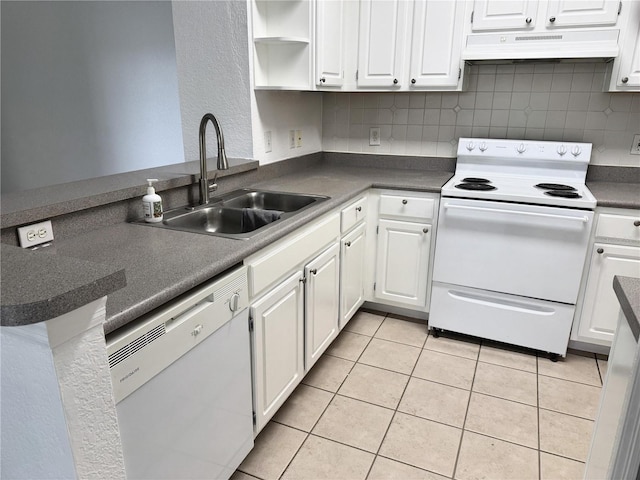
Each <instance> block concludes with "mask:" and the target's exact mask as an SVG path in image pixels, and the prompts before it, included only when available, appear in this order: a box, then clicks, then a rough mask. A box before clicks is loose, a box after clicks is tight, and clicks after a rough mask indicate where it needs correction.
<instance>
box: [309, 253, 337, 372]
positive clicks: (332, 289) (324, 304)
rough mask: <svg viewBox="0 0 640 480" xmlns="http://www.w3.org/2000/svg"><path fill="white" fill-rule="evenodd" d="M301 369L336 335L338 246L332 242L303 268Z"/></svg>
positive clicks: (311, 364)
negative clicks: (303, 339)
mask: <svg viewBox="0 0 640 480" xmlns="http://www.w3.org/2000/svg"><path fill="white" fill-rule="evenodd" d="M304 278H305V326H306V328H305V367H306V368H305V370H306V371H308V370H309V369H310V368H311V367H312V366H313V364H314V363H316V361H317V360H318V358H320V356H321V355H322V354H323V353H324V351H325V350H326V349H327V347H328V346H329V345H331V342H333V340H334V339H335V338H336V337H337V336H338V308H339V305H338V304H339V293H340V247H339V246H338V244H337V243H336V244H334V245H332V246H331V247H329V249H327V250H326V251H324V252H323V253H321V254H320V255H319V256H318V257H316V258H315V259H314V260H312V261H311V262H309V263H308V264H307V265H306V266H305V268H304Z"/></svg>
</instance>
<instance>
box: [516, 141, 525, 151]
mask: <svg viewBox="0 0 640 480" xmlns="http://www.w3.org/2000/svg"><path fill="white" fill-rule="evenodd" d="M516 151H517V152H518V153H524V152H526V151H527V147H526V146H525V144H524V143H521V144H520V145H518V146H517V147H516Z"/></svg>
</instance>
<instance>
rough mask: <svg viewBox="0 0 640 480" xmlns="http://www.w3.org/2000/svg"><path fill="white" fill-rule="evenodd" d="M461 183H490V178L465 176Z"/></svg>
mask: <svg viewBox="0 0 640 480" xmlns="http://www.w3.org/2000/svg"><path fill="white" fill-rule="evenodd" d="M462 182H463V183H491V180H488V179H486V178H478V177H465V178H463V179H462Z"/></svg>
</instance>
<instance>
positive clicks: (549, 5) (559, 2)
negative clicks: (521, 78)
mask: <svg viewBox="0 0 640 480" xmlns="http://www.w3.org/2000/svg"><path fill="white" fill-rule="evenodd" d="M634 2H635V0H631V1H630V2H628V3H634ZM623 4H624V2H620V1H619V0H548V1H534V0H474V1H473V2H472V3H469V6H470V7H471V10H472V11H470V12H469V17H468V20H469V23H466V22H465V25H468V27H467V28H466V30H467V32H466V33H467V34H466V39H465V42H464V48H463V50H462V55H461V56H462V58H463V59H465V60H492V59H530V58H536V59H537V58H598V57H601V58H608V57H616V56H617V55H618V54H619V45H618V41H619V37H620V33H621V30H620V29H621V24H622V23H624V20H622V19H623V18H624V17H625V15H626V14H625V13H623V14H622V15H620V14H619V9H620V7H621V6H622V5H623ZM622 10H623V12H624V10H625V8H624V7H623V8H622ZM523 33H526V34H525V35H523Z"/></svg>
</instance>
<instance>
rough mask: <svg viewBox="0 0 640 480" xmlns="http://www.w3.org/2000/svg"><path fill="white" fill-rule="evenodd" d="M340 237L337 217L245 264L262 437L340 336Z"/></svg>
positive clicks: (256, 407)
mask: <svg viewBox="0 0 640 480" xmlns="http://www.w3.org/2000/svg"><path fill="white" fill-rule="evenodd" d="M339 236H340V213H339V212H334V213H332V214H329V215H326V216H324V217H322V218H321V219H320V220H318V221H317V222H314V223H313V224H311V225H310V226H308V227H303V228H301V229H300V230H299V231H297V232H294V233H292V234H291V235H290V236H288V237H285V238H284V239H282V240H280V241H278V242H276V243H275V244H273V245H271V246H269V247H267V248H265V249H264V250H262V251H260V252H258V253H256V254H254V255H252V256H251V257H249V258H247V259H246V260H245V264H247V265H248V271H249V286H250V291H251V292H252V293H253V295H254V297H256V298H255V299H254V300H252V301H251V306H250V310H249V314H250V328H251V330H252V332H251V344H252V355H253V364H252V365H253V397H254V398H253V402H254V411H255V428H254V430H255V434H256V435H257V434H258V433H259V432H260V430H262V428H264V426H265V425H266V424H267V423H268V422H269V420H270V419H271V417H273V415H274V414H275V413H276V411H277V410H278V409H279V408H280V407H281V406H282V404H283V403H284V402H285V401H286V400H287V398H288V397H289V395H290V394H291V393H292V392H293V390H295V388H296V386H297V385H298V384H299V383H300V381H301V380H302V377H304V374H305V372H307V371H308V370H309V369H310V368H311V367H312V365H313V364H314V363H315V362H316V361H317V360H318V358H319V357H320V356H321V355H322V353H323V352H324V351H325V350H326V349H327V347H328V346H329V345H330V344H331V342H332V341H333V340H334V339H335V337H336V336H337V335H338V316H339V292H340V290H339V288H340V283H339V282H340V247H339V244H338V238H339Z"/></svg>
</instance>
